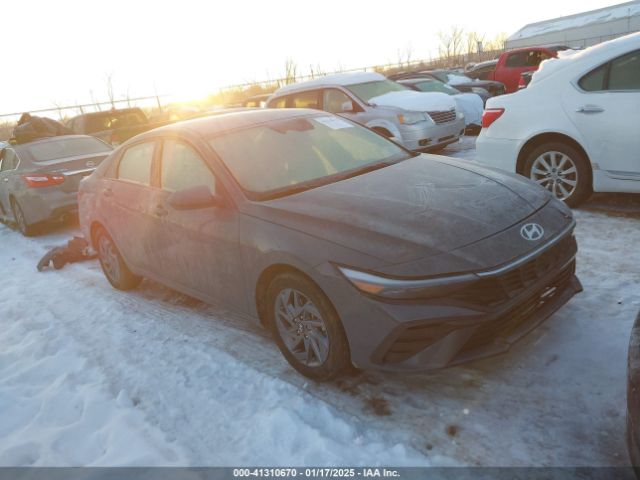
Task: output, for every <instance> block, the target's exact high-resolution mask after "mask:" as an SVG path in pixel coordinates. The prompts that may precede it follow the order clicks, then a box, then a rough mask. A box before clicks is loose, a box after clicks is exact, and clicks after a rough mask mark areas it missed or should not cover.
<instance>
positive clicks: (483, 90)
mask: <svg viewBox="0 0 640 480" xmlns="http://www.w3.org/2000/svg"><path fill="white" fill-rule="evenodd" d="M471 91H472V92H473V93H477V94H478V95H486V94H488V93H489V90H487V89H486V88H482V87H471Z"/></svg>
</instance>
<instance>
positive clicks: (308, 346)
mask: <svg viewBox="0 0 640 480" xmlns="http://www.w3.org/2000/svg"><path fill="white" fill-rule="evenodd" d="M294 303H295V305H297V306H298V308H299V310H298V311H297V312H295V308H296V307H294ZM265 305H266V306H267V320H268V324H269V328H270V329H271V333H272V334H273V337H274V339H275V341H276V344H277V345H278V348H279V349H280V351H281V352H282V354H283V355H284V357H285V358H286V359H287V361H288V362H289V363H290V364H291V366H292V367H293V368H295V369H296V370H297V371H298V372H300V373H301V374H302V375H304V376H306V377H308V378H310V379H312V380H317V381H325V380H330V379H332V378H335V377H337V376H338V375H340V374H342V373H344V372H346V371H347V370H348V367H349V366H350V365H351V355H350V353H349V344H348V342H347V337H346V335H345V333H344V329H343V328H342V323H341V322H340V318H339V317H338V314H337V313H336V311H335V309H334V308H333V305H332V304H331V302H330V301H329V299H328V298H327V296H326V295H325V294H324V293H323V292H322V290H320V288H319V287H318V286H317V285H315V284H314V283H313V282H311V281H310V280H309V279H307V278H306V277H304V276H302V275H300V274H296V273H285V274H281V275H278V276H277V277H276V278H274V279H273V280H272V282H271V284H270V285H269V288H268V289H267V293H266V302H265ZM287 307H288V308H289V309H291V310H289V309H288V308H287ZM276 312H280V313H276ZM294 312H295V313H294ZM292 317H299V318H297V320H296V319H295V318H292ZM287 329H288V330H289V331H290V334H289V335H287V333H286V330H287ZM285 338H286V340H285Z"/></svg>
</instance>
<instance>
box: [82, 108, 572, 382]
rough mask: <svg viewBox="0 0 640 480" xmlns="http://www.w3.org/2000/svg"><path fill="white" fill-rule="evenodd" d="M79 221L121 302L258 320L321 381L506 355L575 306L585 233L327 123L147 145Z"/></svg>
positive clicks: (549, 201)
mask: <svg viewBox="0 0 640 480" xmlns="http://www.w3.org/2000/svg"><path fill="white" fill-rule="evenodd" d="M79 205H80V219H81V225H82V228H83V231H84V233H85V235H86V236H87V238H90V239H91V241H92V242H93V245H94V246H95V248H96V250H97V251H98V254H99V259H100V263H101V265H102V269H103V271H104V273H105V275H106V277H107V279H108V280H109V282H111V284H112V285H113V286H114V287H116V288H119V289H123V290H124V289H130V288H134V287H136V286H137V285H138V284H139V283H140V280H141V278H142V277H148V278H150V279H153V280H155V281H157V282H160V283H163V284H166V285H168V286H170V287H172V288H174V289H176V290H179V291H181V292H184V293H185V294H188V295H191V296H193V297H196V298H199V299H201V300H203V301H205V302H215V303H217V304H223V305H225V306H227V307H229V308H231V309H235V310H238V311H240V312H243V313H245V314H248V315H250V316H252V317H254V318H255V319H256V321H257V322H260V323H261V324H262V325H264V326H265V327H267V328H269V329H270V330H271V332H272V333H273V336H274V338H275V341H276V343H277V345H278V347H279V348H280V350H281V351H282V353H283V355H284V357H285V358H286V359H287V360H288V361H289V362H290V363H291V365H292V366H293V367H294V368H295V369H297V370H298V371H299V372H301V373H302V374H304V375H307V376H308V377H311V378H314V379H319V380H324V379H328V378H331V377H334V376H336V375H338V374H339V373H340V372H342V371H343V370H344V369H345V368H346V367H347V366H349V365H350V364H353V365H355V366H356V367H359V368H365V369H380V370H388V371H416V370H425V369H434V368H440V367H444V366H447V365H452V364H456V363H460V362H464V361H468V360H471V359H475V358H479V357H484V356H488V355H492V354H496V353H499V352H504V351H506V350H507V349H508V348H509V346H510V345H512V344H513V343H514V342H515V341H516V340H518V339H519V338H521V337H522V336H523V335H525V334H526V333H527V332H529V331H530V330H532V329H533V328H534V327H535V326H537V325H538V324H540V323H541V322H542V321H543V320H545V319H546V318H548V317H549V316H550V315H552V314H553V313H554V312H555V311H556V310H557V309H558V308H560V307H561V306H562V305H564V304H565V303H566V302H567V301H568V300H569V299H570V298H571V297H572V296H573V295H574V294H576V293H577V292H579V291H580V290H581V286H580V283H579V281H578V279H577V278H576V276H575V256H576V251H577V245H576V240H575V238H574V236H573V229H574V226H575V221H574V220H573V218H572V215H571V211H570V210H569V209H568V208H567V207H566V206H565V205H564V204H563V203H562V202H560V201H558V200H555V199H554V198H553V197H552V196H551V195H550V193H549V192H548V191H547V190H545V189H542V188H540V187H538V186H537V185H535V184H533V183H532V182H530V181H529V180H526V179H524V178H522V177H519V176H516V175H511V174H507V173H504V172H499V171H494V170H489V169H486V168H482V167H479V166H476V165H474V164H472V163H468V162H463V161H457V160H454V159H450V158H446V157H441V156H433V155H425V154H416V153H413V152H409V151H407V150H405V149H404V148H402V147H400V146H398V145H397V144H395V143H393V142H391V141H389V140H387V139H386V138H384V137H382V136H381V135H378V134H377V133H375V132H372V131H370V130H368V129H366V128H364V127H361V126H359V125H357V124H355V123H352V122H350V121H348V120H346V119H343V118H340V117H337V116H333V115H331V114H327V113H324V112H318V111H315V110H302V109H283V110H254V111H246V112H235V113H229V114H224V115H219V116H215V117H209V118H201V119H197V120H191V121H187V122H182V123H178V124H174V125H170V126H166V127H162V128H159V129H156V130H153V131H150V132H147V133H144V134H142V135H139V136H137V137H135V138H133V139H131V140H129V141H128V142H126V143H125V144H123V145H122V146H120V147H119V148H118V149H117V150H116V151H114V152H113V153H112V154H111V155H110V156H109V157H108V158H107V159H106V160H105V161H104V162H103V163H102V164H101V165H100V167H99V168H98V169H97V170H96V171H95V172H94V173H93V174H92V175H91V176H89V177H87V178H86V179H85V180H83V181H82V182H81V185H80V191H79Z"/></svg>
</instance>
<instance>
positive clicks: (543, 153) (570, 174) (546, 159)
mask: <svg viewBox="0 0 640 480" xmlns="http://www.w3.org/2000/svg"><path fill="white" fill-rule="evenodd" d="M523 173H524V175H525V176H527V177H529V178H530V179H531V180H533V181H534V182H536V183H537V184H538V185H540V186H541V187H544V188H546V189H547V190H549V191H550V192H551V193H552V194H553V195H554V196H555V197H556V198H557V199H558V200H562V201H563V202H565V203H566V204H567V205H569V206H570V207H576V206H578V205H580V204H581V203H582V202H584V201H585V200H587V198H589V196H590V195H591V193H592V183H591V169H590V166H589V162H588V160H587V159H586V158H585V156H584V155H583V154H582V153H580V152H579V151H578V150H576V149H575V148H573V147H571V146H569V145H566V144H564V143H558V142H554V143H547V144H544V145H540V146H539V147H537V148H535V149H534V150H533V151H532V152H531V153H530V154H529V155H528V156H527V158H526V160H525V163H524V172H523Z"/></svg>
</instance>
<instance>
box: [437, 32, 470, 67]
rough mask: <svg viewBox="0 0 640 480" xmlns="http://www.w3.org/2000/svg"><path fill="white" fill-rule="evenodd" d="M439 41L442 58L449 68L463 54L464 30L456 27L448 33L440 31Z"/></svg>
mask: <svg viewBox="0 0 640 480" xmlns="http://www.w3.org/2000/svg"><path fill="white" fill-rule="evenodd" d="M438 39H439V40H440V45H439V46H438V52H439V53H440V58H441V59H442V60H444V61H445V62H446V64H447V65H448V66H452V64H454V63H456V62H457V61H458V59H459V57H460V56H461V55H462V54H463V49H464V30H463V29H462V28H460V27H457V26H455V25H454V26H452V27H451V28H450V29H449V31H448V32H444V31H442V30H441V31H439V32H438Z"/></svg>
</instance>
